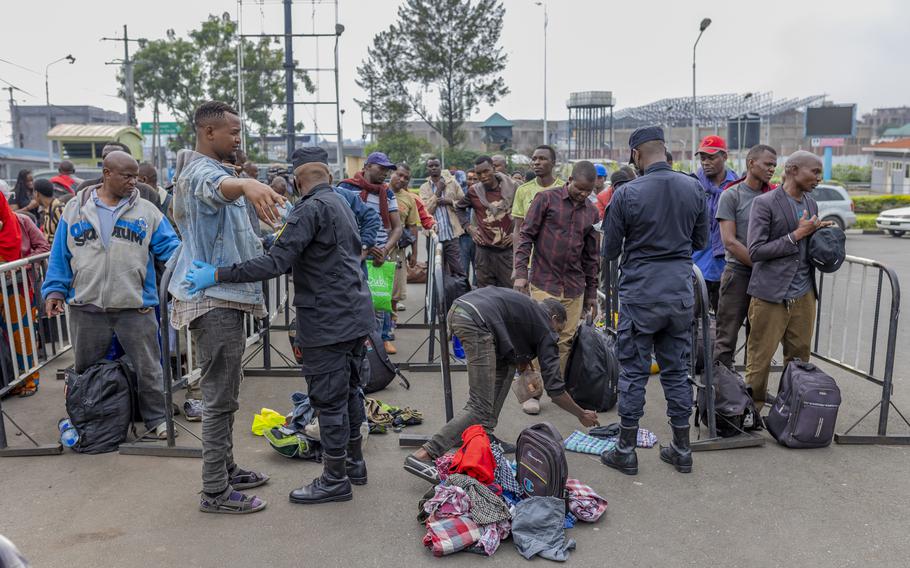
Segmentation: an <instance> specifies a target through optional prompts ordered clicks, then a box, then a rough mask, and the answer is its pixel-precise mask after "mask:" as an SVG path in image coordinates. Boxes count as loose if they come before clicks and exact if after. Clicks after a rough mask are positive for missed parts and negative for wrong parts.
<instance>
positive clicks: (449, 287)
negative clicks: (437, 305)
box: [442, 274, 471, 312]
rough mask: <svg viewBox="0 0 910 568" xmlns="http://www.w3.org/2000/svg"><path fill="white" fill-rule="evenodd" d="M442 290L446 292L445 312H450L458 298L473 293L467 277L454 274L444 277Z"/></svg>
mask: <svg viewBox="0 0 910 568" xmlns="http://www.w3.org/2000/svg"><path fill="white" fill-rule="evenodd" d="M442 288H443V290H444V292H445V298H443V300H444V301H445V311H446V312H448V311H449V309H451V307H452V303H453V302H455V300H457V299H458V298H460V297H462V296H464V295H465V294H467V293H468V292H470V291H471V284H470V283H469V282H468V277H467V276H457V275H454V274H444V275H443V277H442Z"/></svg>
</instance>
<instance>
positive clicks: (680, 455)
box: [660, 426, 692, 473]
mask: <svg viewBox="0 0 910 568" xmlns="http://www.w3.org/2000/svg"><path fill="white" fill-rule="evenodd" d="M660 459H661V460H663V461H665V462H667V463H668V464H670V465H672V466H673V467H675V468H676V471H678V472H680V473H692V449H691V448H690V447H689V427H688V426H673V441H672V442H670V445H669V446H666V447H661V448H660Z"/></svg>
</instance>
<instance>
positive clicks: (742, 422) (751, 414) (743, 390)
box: [695, 361, 762, 438]
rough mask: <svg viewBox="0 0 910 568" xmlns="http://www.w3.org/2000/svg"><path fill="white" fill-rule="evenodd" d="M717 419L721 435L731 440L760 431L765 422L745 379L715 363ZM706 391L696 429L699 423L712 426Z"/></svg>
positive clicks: (700, 395) (699, 402) (700, 400)
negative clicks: (709, 422)
mask: <svg viewBox="0 0 910 568" xmlns="http://www.w3.org/2000/svg"><path fill="white" fill-rule="evenodd" d="M712 375H713V377H714V416H715V423H716V425H717V435H718V436H720V437H722V438H730V437H732V436H736V435H737V434H742V433H744V432H745V431H747V430H760V429H761V428H762V426H761V424H762V421H761V418H759V414H758V410H757V409H756V408H755V403H754V402H753V401H752V393H751V391H750V389H749V388H748V387H747V386H746V382H745V381H744V380H743V377H742V375H740V374H739V373H737V372H736V371H734V370H733V369H730V368H729V367H727V366H726V365H724V364H723V363H721V362H720V361H715V362H714V372H713V373H712ZM705 394H706V389H698V398H697V405H698V412H697V413H696V415H695V425H696V426H698V424H699V421H701V422H704V423H705V424H707V423H708V406H707V400H706V399H705Z"/></svg>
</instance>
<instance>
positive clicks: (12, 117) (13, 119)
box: [6, 85, 22, 148]
mask: <svg viewBox="0 0 910 568" xmlns="http://www.w3.org/2000/svg"><path fill="white" fill-rule="evenodd" d="M13 88H14V87H13V86H12V85H10V86H9V87H6V90H7V91H9V123H10V127H11V128H12V129H13V148H21V147H22V146H21V145H20V144H19V140H18V138H19V120H18V117H17V116H16V100H15V99H13Z"/></svg>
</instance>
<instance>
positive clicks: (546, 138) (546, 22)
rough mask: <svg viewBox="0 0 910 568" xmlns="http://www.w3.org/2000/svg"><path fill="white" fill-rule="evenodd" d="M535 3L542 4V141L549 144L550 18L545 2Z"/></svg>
mask: <svg viewBox="0 0 910 568" xmlns="http://www.w3.org/2000/svg"><path fill="white" fill-rule="evenodd" d="M535 4H536V5H538V6H543V143H544V144H549V143H550V138H549V136H548V134H547V26H548V25H549V23H550V18H549V14H548V13H547V3H546V2H535Z"/></svg>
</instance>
